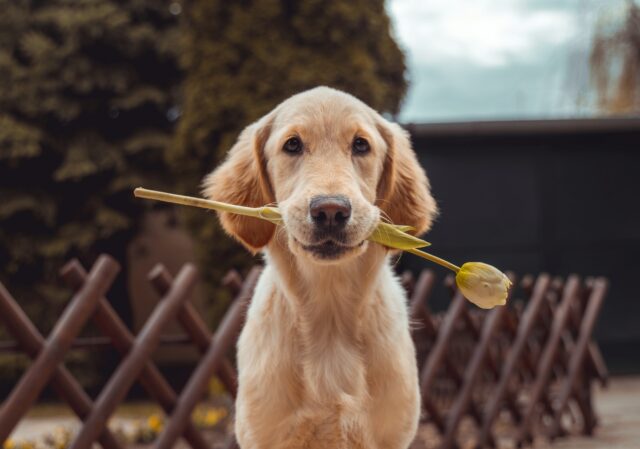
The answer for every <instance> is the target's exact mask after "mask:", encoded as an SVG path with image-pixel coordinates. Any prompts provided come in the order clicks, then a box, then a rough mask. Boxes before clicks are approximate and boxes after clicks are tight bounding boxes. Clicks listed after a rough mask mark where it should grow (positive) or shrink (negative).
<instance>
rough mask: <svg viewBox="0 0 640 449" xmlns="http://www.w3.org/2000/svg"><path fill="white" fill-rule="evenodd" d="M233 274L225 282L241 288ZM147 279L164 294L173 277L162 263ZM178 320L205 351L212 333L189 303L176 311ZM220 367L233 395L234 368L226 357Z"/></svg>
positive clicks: (200, 349) (234, 385) (235, 380)
mask: <svg viewBox="0 0 640 449" xmlns="http://www.w3.org/2000/svg"><path fill="white" fill-rule="evenodd" d="M231 273H232V272H231ZM235 274H236V275H237V277H236V276H230V277H226V276H225V278H227V279H226V281H227V282H225V283H227V284H230V286H231V288H232V289H235V287H238V289H241V288H242V284H241V283H240V285H237V284H236V283H237V282H238V279H241V278H240V275H239V274H238V273H237V272H235ZM149 281H150V282H151V284H152V285H153V286H154V288H155V289H156V291H157V292H158V294H160V295H161V296H162V295H164V294H166V292H167V291H169V289H170V288H171V284H172V283H173V277H172V276H171V274H170V273H169V271H168V270H167V269H166V268H165V267H164V266H163V265H156V266H155V267H154V268H153V269H152V270H151V271H150V272H149ZM240 282H241V280H240ZM178 322H179V323H180V324H181V325H182V327H183V328H184V330H185V331H186V332H187V335H189V337H190V338H191V341H193V343H194V344H195V345H196V347H197V348H198V350H199V351H200V352H201V353H205V352H207V349H209V344H211V339H212V337H213V335H212V334H211V331H209V328H208V327H207V325H206V324H204V322H203V321H202V319H201V318H200V317H199V316H198V312H196V309H195V308H194V307H193V305H192V304H191V303H186V304H185V305H184V306H183V307H182V309H180V311H179V312H178ZM220 368H221V369H220V372H221V373H220V374H221V375H220V376H219V377H220V379H221V380H222V381H223V382H224V385H225V387H226V388H227V391H229V392H230V393H231V395H232V396H233V397H235V396H236V392H237V385H236V382H237V379H236V375H235V370H234V369H233V367H232V366H231V365H230V364H229V362H228V360H227V359H226V358H225V359H224V361H223V364H222V365H221V367H220Z"/></svg>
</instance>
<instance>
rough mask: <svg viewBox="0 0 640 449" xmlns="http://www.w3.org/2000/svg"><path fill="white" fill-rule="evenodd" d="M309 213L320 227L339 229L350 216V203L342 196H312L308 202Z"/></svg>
mask: <svg viewBox="0 0 640 449" xmlns="http://www.w3.org/2000/svg"><path fill="white" fill-rule="evenodd" d="M309 214H310V215H311V219H312V220H313V222H314V223H315V225H316V226H318V227H320V228H323V229H326V230H333V229H341V228H343V227H344V226H345V225H346V224H347V221H349V217H351V203H350V202H349V199H348V198H346V197H344V196H326V195H320V196H314V197H313V198H311V203H310V204H309Z"/></svg>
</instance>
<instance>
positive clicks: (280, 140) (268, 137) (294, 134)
mask: <svg viewBox="0 0 640 449" xmlns="http://www.w3.org/2000/svg"><path fill="white" fill-rule="evenodd" d="M204 195H205V196H206V197H208V198H210V199H213V200H217V201H224V202H227V203H233V204H239V205H244V206H252V207H255V206H262V205H265V204H269V203H277V205H278V207H279V208H280V211H281V213H282V215H283V218H284V228H283V231H282V232H283V233H284V234H283V235H284V236H286V244H287V245H288V247H289V249H290V250H291V251H292V252H293V253H294V254H296V255H300V256H302V257H306V258H308V259H310V260H311V261H313V262H322V263H335V262H337V261H340V260H344V259H346V258H347V257H353V256H357V255H359V254H362V253H363V252H364V251H365V250H366V247H367V245H368V241H367V240H366V238H367V237H368V236H369V235H370V234H371V232H372V231H373V229H374V228H375V227H376V225H377V223H378V221H379V219H380V218H381V216H382V218H383V219H386V220H389V221H391V222H392V223H395V224H403V225H409V226H413V227H414V228H415V230H416V233H418V234H421V233H423V232H425V231H427V230H428V229H429V227H430V225H431V221H432V218H433V216H434V214H435V213H436V205H435V202H434V200H433V198H432V197H431V194H430V192H429V182H428V180H427V177H426V175H425V173H424V170H423V169H422V168H421V167H420V165H419V164H418V161H417V160H416V156H415V153H414V152H413V150H412V149H411V144H410V141H409V137H408V135H407V133H406V132H405V131H404V130H403V129H402V128H400V127H399V126H398V125H396V124H394V123H390V122H389V121H387V120H385V119H384V118H383V117H381V116H380V115H379V114H378V113H376V112H375V111H374V110H373V109H371V108H369V107H368V106H367V105H365V104H364V103H362V102H361V101H359V100H357V99H356V98H354V97H353V96H351V95H348V94H346V93H343V92H340V91H337V90H334V89H330V88H326V87H318V88H315V89H312V90H309V91H306V92H302V93H300V94H297V95H294V96H293V97H291V98H289V99H287V100H286V101H284V102H283V103H281V104H280V105H279V106H277V107H276V108H275V109H274V110H273V111H271V112H270V113H269V114H267V115H266V116H264V117H263V118H262V119H260V120H258V121H257V122H256V123H254V124H252V125H250V126H248V127H247V128H246V129H245V130H244V131H243V132H242V134H241V135H240V137H239V139H238V141H237V143H236V144H235V145H234V147H233V148H232V149H231V150H230V152H229V155H228V157H227V159H226V160H225V162H224V163H223V164H222V165H220V166H219V167H218V168H217V169H216V170H215V171H214V172H213V173H211V174H210V175H208V176H207V177H206V178H205V180H204ZM220 219H221V221H222V225H223V227H224V229H225V230H226V231H227V232H228V233H229V234H231V235H232V236H234V237H236V238H237V239H238V240H240V241H241V242H242V243H243V244H244V245H245V246H246V247H247V248H248V249H250V250H251V251H253V252H256V251H258V250H260V249H261V248H262V247H264V246H266V245H267V244H268V243H269V242H270V241H271V240H272V239H273V238H274V235H275V233H276V227H275V225H273V224H271V223H269V222H266V221H262V220H259V219H255V218H249V217H244V216H240V215H235V214H229V213H221V214H220ZM278 237H280V234H279V233H278Z"/></svg>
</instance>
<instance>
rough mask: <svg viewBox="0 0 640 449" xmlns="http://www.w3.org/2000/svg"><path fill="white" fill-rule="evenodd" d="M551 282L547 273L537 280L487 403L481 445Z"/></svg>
mask: <svg viewBox="0 0 640 449" xmlns="http://www.w3.org/2000/svg"><path fill="white" fill-rule="evenodd" d="M550 282H551V278H550V277H549V276H548V275H547V274H541V275H540V276H538V279H537V280H536V281H535V285H534V287H533V293H532V296H531V300H530V301H529V304H528V306H527V309H526V311H525V312H524V316H523V318H522V321H521V324H520V326H519V327H518V333H517V335H516V338H515V341H514V343H513V345H512V346H511V347H510V349H509V352H508V353H507V357H506V359H505V361H504V363H503V365H502V372H501V374H500V379H499V381H498V385H497V387H496V388H495V390H494V392H493V394H492V395H491V398H490V399H489V402H488V403H487V406H486V409H485V410H486V411H485V414H484V417H483V423H482V428H481V430H480V436H479V438H478V443H477V445H478V446H479V447H483V446H484V445H485V444H487V443H488V442H489V439H490V438H489V437H490V432H491V426H492V425H493V422H494V421H495V418H496V417H497V415H498V412H499V411H500V405H501V402H502V400H503V398H504V397H505V396H506V395H507V394H509V392H508V388H509V382H511V381H512V379H513V375H514V374H515V372H516V368H517V367H518V363H519V361H520V360H521V359H522V356H523V353H524V351H525V349H526V347H527V343H528V341H529V338H530V337H531V332H532V331H533V328H534V325H535V323H536V321H537V319H538V315H539V313H540V311H541V309H542V304H543V302H544V301H545V297H546V295H547V290H548V289H549V285H550Z"/></svg>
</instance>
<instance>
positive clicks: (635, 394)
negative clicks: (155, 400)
mask: <svg viewBox="0 0 640 449" xmlns="http://www.w3.org/2000/svg"><path fill="white" fill-rule="evenodd" d="M595 403H596V411H597V413H598V416H599V419H600V425H599V427H598V428H597V429H596V434H595V435H594V436H593V437H581V436H572V437H571V438H567V439H562V440H558V441H556V442H554V443H553V444H552V445H551V444H549V443H548V442H546V441H542V440H540V441H536V445H535V448H536V449H549V448H551V447H552V448H553V449H638V448H639V447H640V377H617V378H613V379H612V381H611V383H610V385H609V387H608V388H606V389H601V388H600V387H599V386H597V387H596V389H595ZM156 411H157V408H156V407H154V406H150V405H148V404H146V405H145V404H138V405H135V404H134V405H128V406H125V407H122V408H120V409H119V410H118V413H117V416H116V418H115V419H114V420H113V421H112V425H114V424H115V425H119V426H120V427H122V426H124V427H126V426H131V425H134V423H135V422H136V417H140V416H148V415H149V414H150V413H154V412H156ZM77 425H78V421H77V420H76V419H75V418H74V417H73V416H72V415H71V414H70V412H69V411H68V410H67V409H66V408H62V407H60V406H38V407H36V408H34V410H32V412H31V413H30V414H29V415H28V417H27V418H25V419H24V420H22V422H21V423H20V425H19V426H18V428H17V429H16V430H15V431H14V434H13V435H12V438H13V439H14V440H21V439H30V440H33V439H37V438H38V436H39V435H43V434H45V433H48V432H51V431H52V430H53V429H56V428H60V427H67V428H73V427H75V426H77ZM431 433H432V432H430V431H429V426H424V427H423V428H421V430H420V433H419V435H418V438H417V441H416V443H415V444H414V446H413V447H414V448H415V449H418V448H424V447H432V446H433V444H432V443H433V440H432V439H431V436H430V435H431ZM425 440H426V441H425ZM505 447H509V446H508V445H505Z"/></svg>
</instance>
